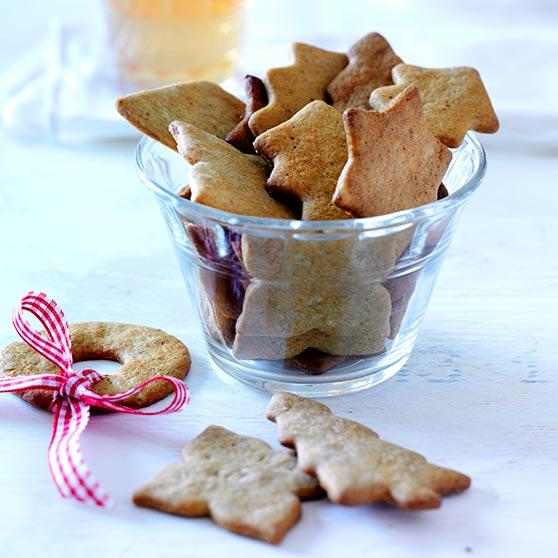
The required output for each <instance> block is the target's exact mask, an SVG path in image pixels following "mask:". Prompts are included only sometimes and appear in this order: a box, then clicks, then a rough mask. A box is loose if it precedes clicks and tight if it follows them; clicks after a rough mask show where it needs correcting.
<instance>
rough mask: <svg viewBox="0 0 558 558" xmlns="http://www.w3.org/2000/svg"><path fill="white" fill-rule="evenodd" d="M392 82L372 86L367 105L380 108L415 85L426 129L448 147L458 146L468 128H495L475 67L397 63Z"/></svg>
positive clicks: (492, 111)
mask: <svg viewBox="0 0 558 558" xmlns="http://www.w3.org/2000/svg"><path fill="white" fill-rule="evenodd" d="M392 77H393V82H394V83H395V85H392V86H387V87H381V88H379V89H376V90H375V91H373V92H372V94H371V95H370V106H371V107H372V108H374V109H377V110H382V109H384V108H385V107H386V106H388V105H389V104H390V102H391V99H393V97H394V96H395V95H397V94H398V93H399V92H400V91H401V90H402V89H403V88H405V87H416V88H417V89H418V91H419V93H420V98H421V100H422V104H423V110H424V119H425V122H426V126H427V127H428V129H429V130H430V131H431V132H432V133H433V134H434V135H435V136H436V137H437V138H438V139H439V140H440V141H441V142H442V143H444V144H445V145H447V146H448V147H458V146H459V145H460V144H461V142H462V141H463V138H464V137H465V134H466V133H467V131H468V130H475V131H477V132H482V133H485V134H492V133H494V132H497V131H498V128H499V123H498V117H497V116H496V113H495V112H494V108H493V107H492V103H491V102H490V97H489V96H488V93H487V92H486V89H485V87H484V84H483V83H482V80H481V77H480V75H479V73H478V71H477V70H475V69H474V68H467V67H461V68H444V69H430V68H421V67H420V66H411V65H409V64H399V65H397V66H395V68H393V70H392Z"/></svg>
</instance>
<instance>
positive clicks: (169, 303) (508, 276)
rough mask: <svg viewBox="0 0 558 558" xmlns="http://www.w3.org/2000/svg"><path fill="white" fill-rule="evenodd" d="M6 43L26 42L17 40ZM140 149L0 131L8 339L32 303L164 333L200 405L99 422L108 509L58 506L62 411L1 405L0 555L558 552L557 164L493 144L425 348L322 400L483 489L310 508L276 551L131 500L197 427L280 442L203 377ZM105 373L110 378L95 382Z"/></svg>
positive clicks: (9, 399) (242, 398) (92, 457)
mask: <svg viewBox="0 0 558 558" xmlns="http://www.w3.org/2000/svg"><path fill="white" fill-rule="evenodd" d="M14 44H15V42H14ZM132 150H133V144H131V143H115V142H113V143H110V144H104V145H103V144H98V145H93V146H92V145H89V146H75V147H56V146H52V145H46V144H43V143H36V144H33V143H26V144H23V143H18V142H14V141H13V140H11V139H9V138H7V137H2V136H0V162H1V168H2V179H1V185H0V253H1V254H2V258H1V259H0V277H1V279H0V281H1V288H0V344H2V345H3V344H5V343H7V342H9V341H12V340H14V339H15V338H16V337H15V332H14V331H13V329H12V327H11V325H10V314H11V310H12V308H13V306H14V304H15V303H16V302H17V300H18V298H19V297H20V296H21V295H22V294H24V293H25V292H26V291H27V290H29V289H36V290H45V291H46V292H48V293H49V294H50V295H51V296H53V297H55V298H56V299H57V300H58V301H59V302H60V303H61V304H62V306H63V307H64V309H65V311H66V314H67V316H68V317H69V319H70V320H71V321H81V320H116V321H122V322H131V323H139V324H145V325H150V326H156V327H160V328H163V329H165V330H166V331H168V332H169V333H172V334H174V335H176V336H178V337H179V338H180V339H182V340H183V341H184V342H185V343H186V344H187V345H188V347H189V348H190V351H191V354H192V368H191V372H190V374H189V376H188V384H189V386H190V389H191V395H192V401H191V404H190V405H188V406H187V407H186V408H184V410H183V411H182V412H180V413H179V414H177V415H170V416H161V417H134V416H126V415H117V414H114V415H110V416H102V417H94V418H93V419H92V421H91V423H90V425H89V426H88V428H87V430H86V432H85V434H84V436H83V438H82V447H83V452H84V455H85V458H86V460H87V462H88V464H89V465H90V467H91V469H92V470H93V471H94V473H95V475H96V476H97V478H98V480H99V481H100V482H101V483H102V484H103V485H104V486H105V487H106V489H107V490H108V491H109V492H110V493H111V495H112V496H113V497H114V499H115V500H116V501H117V504H118V506H117V508H116V509H115V510H114V511H112V512H105V511H100V510H96V509H92V508H88V507H85V506H81V505H79V504H76V503H73V502H70V501H64V500H62V499H60V498H59V496H58V494H57V492H56V489H55V487H54V485H53V483H52V482H51V479H50V475H49V471H48V467H47V462H46V449H47V445H48V442H49V436H50V428H51V416H50V415H48V414H47V413H44V412H40V411H38V410H35V409H33V408H31V407H29V406H28V405H27V404H25V403H24V402H22V401H21V400H19V399H17V398H16V397H14V396H11V395H3V396H1V397H0V440H1V449H0V555H2V556H10V557H16V558H17V557H20V556H22V557H27V556H33V555H40V556H48V557H50V556H62V555H64V556H72V555H73V554H75V555H79V556H82V557H85V558H88V557H90V556H91V557H95V558H103V557H105V556H106V557H126V558H128V557H129V558H132V557H134V558H135V557H138V558H140V557H141V558H143V557H146V558H147V557H152V556H157V557H158V558H167V557H169V558H170V557H175V556H185V557H192V558H198V557H200V558H205V557H207V558H215V557H220V556H232V557H237V556H238V557H242V558H251V557H258V558H261V557H270V558H273V557H281V558H283V557H289V556H316V557H318V556H319V557H329V556H332V557H333V556H335V557H338V556H339V555H340V554H342V553H347V554H348V553H350V555H351V556H355V557H360V556H362V557H365V556H366V557H369V556H381V557H382V558H390V557H401V558H402V557H416V556H428V557H430V558H434V557H443V558H452V557H460V556H479V557H487V558H497V557H504V556H505V557H516V556H517V557H524V556H538V557H547V556H548V557H550V556H556V555H557V554H556V552H557V548H558V534H557V530H556V517H557V515H556V505H555V503H556V501H557V498H558V482H557V480H556V478H557V475H558V466H557V462H558V406H557V400H558V380H557V362H558V335H557V331H558V328H557V326H558V294H557V293H558V257H557V256H558V220H557V219H556V207H558V189H557V188H556V186H557V178H556V177H557V176H558V158H552V157H540V156H536V155H518V154H517V153H514V154H511V153H505V152H501V151H496V150H494V149H492V150H489V154H488V155H489V171H488V174H487V177H486V179H485V181H484V183H483V185H482V186H481V188H480V189H479V190H478V192H477V193H476V194H475V196H474V197H473V199H472V200H471V201H470V203H469V205H468V206H467V208H466V210H465V213H464V216H463V219H462V222H461V224H460V227H459V229H458V232H457V238H456V240H455V243H454V245H453V246H452V247H451V248H450V252H449V254H448V257H447V259H446V262H445V265H444V267H443V270H442V273H441V276H440V278H439V281H438V284H437V286H436V289H435V292H434V295H433V298H432V302H431V304H430V308H429V311H428V313H427V316H426V319H425V322H424V326H423V330H422V333H421V335H420V337H419V340H418V343H417V346H416V349H415V352H414V354H413V356H412V357H411V359H410V360H409V362H408V364H407V365H406V366H405V368H404V369H403V371H401V372H400V373H399V374H398V375H397V376H395V377H394V378H393V379H391V380H390V381H388V382H385V383H384V384H382V385H380V386H377V387H375V388H372V389H371V390H368V391H365V392H361V393H358V394H355V395H350V396H343V397H337V398H333V399H329V400H328V401H327V403H328V404H329V405H330V406H331V407H332V409H333V410H334V412H336V413H338V414H340V415H342V416H345V417H350V418H351V419H355V420H358V421H361V422H363V423H364V424H366V425H369V426H371V427H372V428H373V429H375V430H376V431H377V432H379V433H380V434H381V435H382V436H383V437H385V438H387V439H389V440H391V441H393V442H396V443H399V444H401V445H404V446H406V447H409V448H412V449H415V450H418V451H420V452H421V453H423V454H424V455H426V456H427V457H428V458H429V459H430V460H431V461H433V462H435V463H438V464H440V465H445V466H449V467H453V468H456V469H458V470H461V471H463V472H466V473H467V474H469V475H470V476H471V477H472V479H473V484H472V487H471V489H470V490H469V491H467V492H466V493H464V494H462V495H459V496H455V497H451V498H447V499H446V500H444V503H443V505H442V507H441V508H440V509H438V510H434V511H426V512H405V511H397V510H394V509H390V508H388V507H384V506H363V507H359V508H346V507H340V506H335V505H332V504H330V503H328V502H327V501H325V500H323V501H319V502H311V503H305V504H304V505H303V515H302V519H301V521H300V522H299V523H298V524H297V525H296V526H295V527H294V528H293V529H292V530H291V531H290V532H289V533H288V534H287V536H286V538H285V539H284V541H283V542H282V543H281V544H280V545H279V546H277V547H271V546H269V545H267V544H265V543H261V542H258V541H255V540H251V539H248V538H244V537H240V536H236V535H233V534H231V533H229V532H227V531H225V530H223V529H220V528H219V527H217V526H216V525H214V524H213V523H212V522H211V521H210V520H209V519H183V518H177V517H172V516H168V515H164V514H160V513H157V512H154V511H149V510H144V509H139V508H136V507H134V505H133V504H132V502H131V495H132V492H133V491H134V489H136V488H137V487H138V486H140V485H141V484H142V483H143V482H144V481H145V480H146V479H147V478H148V477H149V476H150V475H151V474H152V473H154V472H155V471H156V470H158V469H159V468H160V467H161V466H163V465H165V464H167V463H170V462H172V461H174V460H176V459H177V458H178V456H179V452H180V449H181V448H182V446H183V445H184V444H185V443H186V442H187V441H188V440H189V439H191V438H192V437H194V436H195V435H197V434H198V433H199V432H201V430H202V429H203V428H205V427H206V426H207V425H210V424H220V425H222V426H225V427H227V428H230V429H232V430H234V431H236V432H239V433H243V434H251V435H256V436H259V437H261V438H263V439H265V440H266V441H268V442H269V443H271V444H272V445H273V446H274V447H279V445H278V443H277V442H276V437H275V425H273V424H272V423H270V422H268V421H266V420H265V418H264V410H265V407H266V404H267V402H268V399H269V396H268V395H267V394H266V393H263V392H260V391H257V390H254V389H251V388H248V387H246V386H244V385H242V384H239V383H237V382H236V381H234V380H231V379H229V378H227V377H226V376H225V375H224V374H222V373H217V372H216V371H215V370H214V369H213V368H212V366H211V365H210V363H209V361H208V357H207V353H206V349H205V347H204V345H203V342H202V339H201V336H200V334H199V332H198V326H197V324H196V321H195V318H194V315H193V311H192V309H191V307H190V305H189V303H188V300H187V298H186V291H185V289H184V286H183V283H182V279H181V277H180V275H179V270H178V267H177V265H176V263H175V261H174V256H173V253H172V250H171V246H170V243H169V241H168V239H167V237H166V231H165V229H164V224H163V220H162V218H161V217H160V215H159V213H158V209H157V205H156V202H155V200H154V199H153V197H152V195H151V194H150V193H149V192H148V191H147V190H146V189H145V188H144V187H143V186H142V185H141V184H140V183H139V181H138V180H137V178H136V176H135V174H134V169H133V164H132ZM101 370H102V369H101Z"/></svg>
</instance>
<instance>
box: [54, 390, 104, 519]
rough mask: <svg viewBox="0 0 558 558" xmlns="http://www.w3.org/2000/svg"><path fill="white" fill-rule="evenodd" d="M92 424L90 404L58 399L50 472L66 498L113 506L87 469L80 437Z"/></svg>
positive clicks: (55, 406) (102, 505) (100, 505)
mask: <svg viewBox="0 0 558 558" xmlns="http://www.w3.org/2000/svg"><path fill="white" fill-rule="evenodd" d="M88 422H89V405H86V404H85V403H83V402H80V401H78V400H75V399H69V398H68V399H58V400H57V401H56V402H55V404H54V422H53V427H52V438H51V441H50V446H49V450H48V461H49V467H50V471H51V473H52V477H53V479H54V482H55V484H56V486H57V488H58V491H59V492H60V494H61V495H62V496H63V497H64V498H73V499H74V500H78V501H79V502H85V503H90V504H94V505H95V506H99V507H102V508H108V507H113V505H114V504H113V502H112V500H111V499H110V497H109V495H108V494H107V493H106V492H105V491H104V490H103V488H102V487H101V486H100V484H99V483H98V482H97V481H96V480H95V478H94V477H93V475H92V474H91V471H90V470H89V469H88V468H87V465H86V464H85V461H84V459H83V456H82V455H81V449H80V445H79V438H80V436H81V434H82V432H83V431H84V430H85V427H86V426H87V423H88Z"/></svg>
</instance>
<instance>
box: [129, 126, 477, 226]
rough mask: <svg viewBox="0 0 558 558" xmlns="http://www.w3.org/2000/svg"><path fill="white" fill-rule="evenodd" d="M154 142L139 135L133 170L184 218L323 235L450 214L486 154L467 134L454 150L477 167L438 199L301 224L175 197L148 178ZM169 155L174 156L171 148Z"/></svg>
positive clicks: (474, 186)
mask: <svg viewBox="0 0 558 558" xmlns="http://www.w3.org/2000/svg"><path fill="white" fill-rule="evenodd" d="M156 143H157V142H156V141H155V140H153V139H151V138H149V137H148V136H145V135H144V136H142V137H141V139H140V141H139V142H138V145H137V147H136V150H135V154H134V155H135V164H136V171H137V173H138V175H139V177H140V179H141V181H142V182H143V183H144V184H145V185H146V186H147V187H148V188H149V189H150V190H151V191H152V192H154V193H155V194H156V195H157V196H158V197H160V198H163V199H165V200H166V201H167V202H169V203H171V204H172V205H173V206H175V207H177V208H180V209H182V210H183V211H182V212H183V214H184V215H191V216H192V217H193V218H196V217H197V218H198V219H199V218H205V219H209V220H211V221H214V222H219V223H220V224H222V225H228V226H232V227H244V226H247V227H257V228H269V229H281V230H285V231H296V232H313V231H319V232H323V233H328V232H339V231H342V230H344V229H345V230H354V229H365V230H376V229H386V228H392V227H401V226H405V225H408V224H412V223H416V222H417V221H422V220H424V219H429V218H432V217H434V216H436V215H438V214H443V213H446V212H448V211H451V209H453V208H454V207H456V206H458V205H460V204H462V203H463V202H464V201H465V200H466V199H467V198H468V197H469V196H470V195H471V194H472V193H473V192H474V191H475V190H476V189H477V187H478V186H479V184H480V183H481V181H482V179H483V177H484V175H485V173H486V154H485V151H484V148H483V146H482V144H481V142H480V141H479V139H478V137H477V135H476V134H475V133H473V132H468V133H467V135H466V136H465V139H464V142H463V144H462V145H461V146H460V147H459V148H457V151H458V150H459V149H461V148H463V147H464V146H465V145H467V146H470V147H472V149H473V150H474V151H475V153H476V155H477V160H478V166H477V167H476V168H475V169H474V172H473V173H472V175H471V177H470V178H469V180H467V182H465V183H464V184H462V185H461V187H460V188H459V189H458V190H457V191H455V192H453V193H452V194H450V195H449V196H447V197H446V198H443V199H441V200H437V201H435V202H432V203H429V204H426V205H421V206H419V207H414V208H412V209H405V210H403V211H398V212H396V213H390V214H388V215H380V216H378V217H363V218H360V219H355V218H353V219H338V220H334V221H301V220H289V219H271V218H269V217H251V216H247V215H238V214H236V213H230V212H229V211H224V210H221V209H215V208H213V207H209V206H206V205H203V204H199V203H195V202H192V201H190V200H187V199H185V198H182V197H180V196H178V195H177V194H176V193H174V192H172V191H171V190H169V189H168V188H167V187H165V186H164V185H163V184H161V183H160V182H159V181H157V180H156V179H155V178H154V177H153V176H152V175H150V174H149V173H148V172H147V170H146V166H145V164H144V163H145V161H146V158H147V157H149V149H150V148H151V147H152V146H153V145H154V144H156ZM164 149H169V153H173V152H172V151H171V150H170V148H168V147H165V148H164ZM185 165H187V163H186V162H185Z"/></svg>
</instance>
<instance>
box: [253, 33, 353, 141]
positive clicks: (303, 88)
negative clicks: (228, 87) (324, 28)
mask: <svg viewBox="0 0 558 558" xmlns="http://www.w3.org/2000/svg"><path fill="white" fill-rule="evenodd" d="M293 52H294V58H295V59H294V63H293V64H292V65H290V66H286V67H283V68H273V69H271V70H269V71H268V72H267V74H266V82H267V91H268V94H269V104H268V105H267V106H265V107H264V108H261V109H260V110H258V111H256V112H255V113H254V114H253V115H252V116H251V117H250V120H249V125H250V129H251V130H252V132H253V134H254V135H255V136H259V135H260V134H262V133H263V132H265V131H266V130H269V128H273V127H274V126H277V125H278V124H281V122H285V120H288V119H289V118H290V117H291V116H293V115H294V114H295V113H296V112H298V111H299V110H300V109H301V108H302V107H304V106H306V105H307V104H308V103H310V102H312V101H316V100H321V101H324V100H325V99H326V96H327V91H326V88H327V86H328V84H329V83H330V82H331V80H332V79H333V78H334V77H335V76H336V75H337V74H338V73H339V72H340V71H341V70H342V69H343V68H344V67H345V66H346V65H347V57H346V56H345V55H344V54H341V53H339V52H330V51H329V50H323V49H321V48H317V47H314V46H311V45H306V44H304V43H294V45H293Z"/></svg>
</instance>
